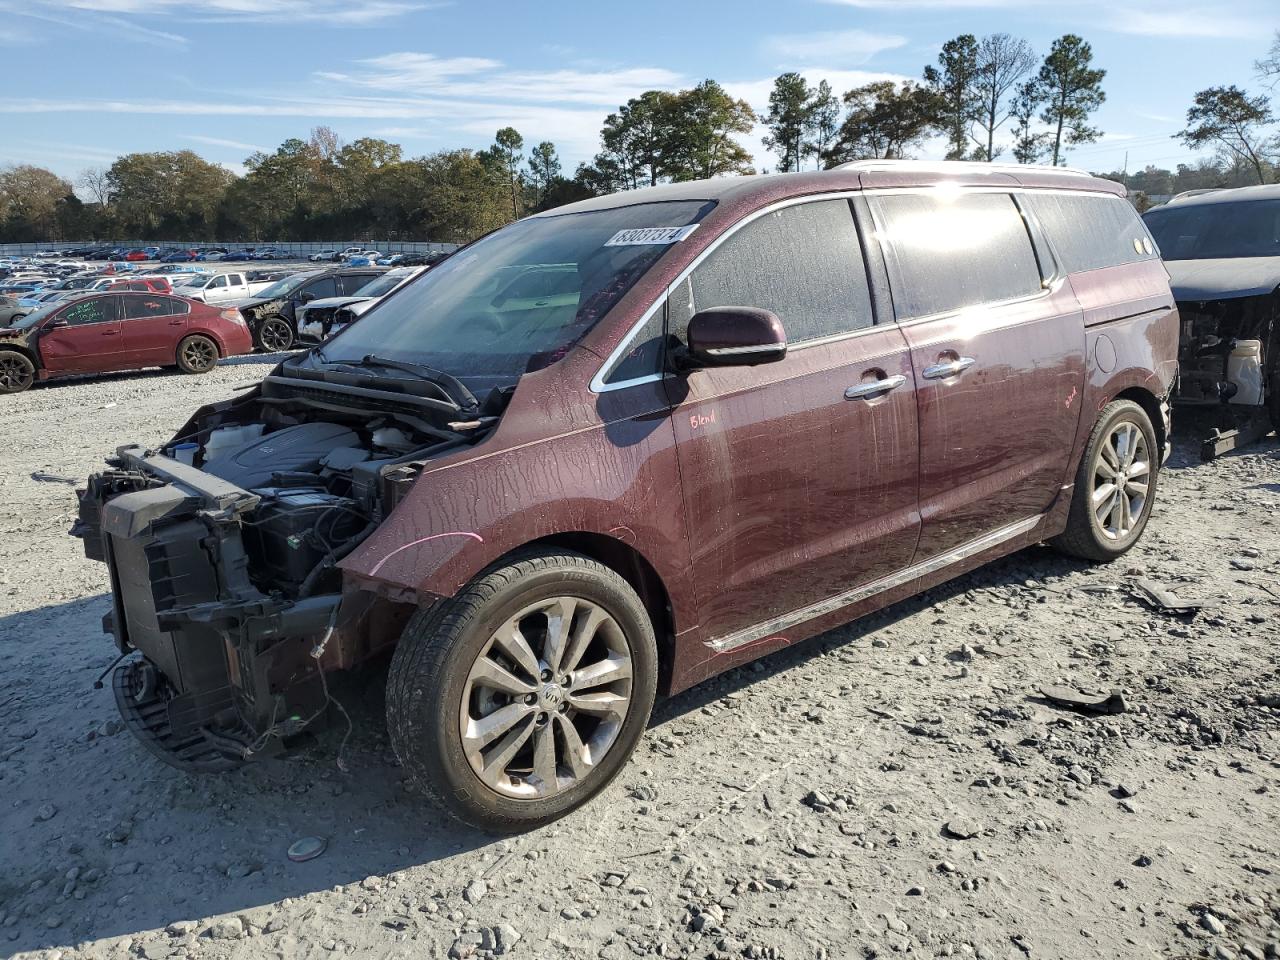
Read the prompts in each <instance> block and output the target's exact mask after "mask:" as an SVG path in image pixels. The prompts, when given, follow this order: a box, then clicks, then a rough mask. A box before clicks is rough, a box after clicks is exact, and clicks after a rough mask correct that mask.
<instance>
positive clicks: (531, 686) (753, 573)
mask: <svg viewBox="0 0 1280 960" xmlns="http://www.w3.org/2000/svg"><path fill="white" fill-rule="evenodd" d="M513 286H514V287H515V288H517V289H518V290H521V291H529V290H542V291H544V292H543V293H541V294H539V295H537V296H514V295H511V290H512V288H513ZM1177 340H1178V317H1177V314H1176V310H1175V306H1174V302H1173V298H1172V297H1171V296H1170V292H1169V283H1168V276H1167V274H1166V273H1165V270H1164V267H1163V265H1162V263H1161V261H1160V259H1159V257H1158V255H1157V253H1156V251H1155V248H1154V246H1153V244H1152V242H1151V238H1150V237H1149V236H1148V234H1147V231H1146V229H1145V228H1144V227H1143V224H1142V222H1141V221H1140V220H1139V218H1138V217H1137V215H1136V214H1135V212H1134V210H1133V209H1132V207H1131V206H1130V205H1129V204H1128V203H1127V202H1126V200H1125V198H1124V194H1123V191H1122V190H1121V188H1120V187H1119V186H1118V185H1117V184H1114V183H1111V182H1109V181H1105V180H1099V179H1094V178H1092V177H1090V176H1088V175H1086V174H1081V173H1076V172H1072V171H1067V170H1063V169H1043V168H1036V167H1008V166H992V165H983V164H960V165H953V164H923V163H907V162H896V163H895V162H873V163H857V164H851V165H847V166H845V167H843V168H840V169H837V170H832V171H827V172H821V173H801V174H785V175H778V176H756V177H743V178H728V179H719V180H709V181H703V182H694V183H680V184H672V185H669V186H659V187H655V188H652V189H646V190H636V191H631V192H627V193H621V194H617V195H614V196H607V197H600V198H597V199H592V200H587V201H584V202H581V203H576V204H572V205H569V206H566V207H561V208H559V209H556V210H551V211H548V212H546V213H541V214H538V215H536V216H532V217H529V218H527V219H524V220H521V221H519V222H517V223H513V224H511V225H509V226H507V227H505V228H503V229H501V230H499V231H497V232H495V233H492V234H490V235H488V236H486V237H484V238H483V239H481V240H479V241H477V242H476V243H474V244H472V245H471V246H470V247H469V248H465V249H463V250H461V251H459V252H458V253H457V254H455V255H454V256H453V257H451V258H450V259H448V260H446V261H444V262H443V263H442V264H440V265H439V266H437V267H436V268H435V269H433V270H431V271H430V272H428V273H426V274H425V275H423V276H421V277H419V278H417V279H415V280H413V281H412V282H410V283H409V284H406V285H404V286H403V287H401V288H399V289H398V290H396V291H395V292H394V293H392V294H391V295H389V296H388V297H386V298H385V299H383V300H382V301H381V302H379V303H378V305H377V306H375V307H374V308H373V309H372V310H370V311H369V312H368V313H366V314H365V315H364V316H363V317H362V318H361V320H360V322H359V323H356V324H352V325H351V326H349V327H347V328H346V329H344V330H342V331H341V332H340V333H339V334H337V336H335V337H334V338H333V339H332V340H330V341H329V342H327V343H325V344H324V345H322V346H321V347H318V348H316V349H313V350H311V351H310V352H308V353H305V354H299V355H295V356H293V357H290V358H289V359H287V360H285V361H284V362H283V363H281V364H280V365H279V366H278V367H276V368H275V369H274V371H273V372H272V373H271V374H270V375H269V376H267V377H266V378H265V380H264V381H263V382H262V384H261V385H260V386H259V387H258V388H256V389H254V390H252V391H250V392H248V393H245V394H242V395H239V396H237V397H235V398H234V399H231V400H228V401H225V402H223V403H218V404H214V405H212V406H207V407H204V408H201V409H200V410H198V411H197V412H196V413H195V415H194V416H193V417H192V419H191V420H190V421H189V422H188V423H187V424H186V425H185V426H184V427H182V428H181V429H180V430H179V431H178V433H177V435H176V436H175V437H174V438H173V440H172V441H170V442H169V443H167V444H165V445H163V446H162V447H161V448H159V449H156V450H148V449H145V448H143V447H139V446H125V447H121V448H120V449H119V452H118V455H117V457H115V458H114V459H113V460H112V461H110V466H109V469H107V470H105V471H103V472H101V473H98V474H96V475H95V476H93V477H92V478H91V479H90V480H89V482H88V486H87V489H85V490H84V491H82V493H81V496H80V521H79V523H78V525H77V529H76V532H77V533H78V534H79V535H80V536H82V537H83V538H84V544H85V550H86V553H87V554H88V556H89V557H91V558H94V559H97V560H101V561H104V562H105V563H106V565H107V569H108V572H109V577H110V583H111V586H112V593H113V597H114V604H113V608H112V610H111V612H110V613H109V614H108V616H107V618H106V621H105V626H106V628H107V629H108V630H109V631H110V632H111V633H112V634H113V635H114V637H115V642H116V646H117V647H118V650H119V652H120V654H121V655H126V659H125V660H124V661H123V663H122V664H121V665H120V666H119V667H118V668H117V669H116V671H115V674H114V681H113V685H114V690H115V697H116V700H117V702H118V704H119V707H120V710H121V713H122V714H123V716H124V718H125V720H126V722H127V724H128V726H129V727H130V729H131V730H132V731H133V732H134V733H135V734H136V735H137V736H138V738H139V739H140V740H141V741H142V743H143V744H145V745H146V746H147V747H148V749H150V750H151V751H152V752H154V753H155V754H157V755H158V756H160V757H162V758H163V759H165V760H166V761H168V762H169V763H172V764H174V765H176V766H178V767H182V768H184V769H188V770H219V769H226V768H228V767H232V766H235V765H237V764H239V763H242V762H244V761H245V760H247V759H249V758H253V757H263V756H267V755H270V754H271V753H273V752H277V751H279V750H281V749H282V747H283V746H284V745H286V744H287V743H288V742H289V740H290V738H292V737H294V736H295V735H297V734H298V733H300V732H301V731H302V730H304V729H305V728H306V727H307V726H308V725H310V724H312V723H314V722H318V721H320V720H321V718H323V717H324V716H325V715H326V713H327V712H328V708H329V707H330V705H331V693H330V690H331V685H330V683H329V681H328V679H327V675H328V674H330V673H332V672H333V671H337V670H345V669H349V668H351V667H354V666H355V665H357V664H360V663H362V662H364V661H367V660H369V659H370V658H371V657H373V656H375V655H376V654H378V653H379V652H382V651H386V650H388V649H389V648H392V647H394V648H395V650H394V656H393V658H392V660H391V666H390V674H389V678H388V691H387V724H388V728H389V731H390V736H391V741H392V744H393V745H394V747H395V750H396V752H397V754H398V755H399V757H400V759H401V761H402V762H403V765H404V767H405V769H406V770H407V771H408V772H409V774H410V775H411V776H412V777H413V779H414V780H415V782H416V783H417V784H418V786H419V787H420V788H421V790H422V791H423V792H424V793H425V794H426V795H427V796H428V797H430V798H431V799H433V800H434V801H435V802H437V803H438V804H440V805H441V806H443V807H444V808H446V809H448V810H449V811H451V812H452V813H453V814H455V815H456V816H458V817H460V818H462V819H464V820H466V821H469V822H470V823H473V824H476V825H479V826H481V827H484V828H488V829H495V830H518V829H523V828H528V827H532V826H536V825H538V824H542V823H546V822H548V821H550V820H552V819H554V818H556V817H559V816H561V815H563V814H565V813H566V812H568V811H570V810H572V809H574V808H576V807H578V806H580V805H581V804H583V803H584V802H586V801H587V800H588V799H589V798H590V797H591V796H593V795H594V794H596V793H598V792H599V791H600V790H601V789H603V788H604V786H605V785H606V784H608V783H609V781H610V780H611V779H612V778H613V777H614V776H615V775H616V774H617V773H618V771H619V769H620V768H621V767H622V765H623V764H624V763H625V762H626V760H627V757H628V756H629V755H630V754H631V752H632V750H633V749H634V748H635V746H636V744H637V741H638V740H639V739H640V737H641V735H642V733H643V731H644V729H645V725H646V722H647V720H648V718H649V713H650V708H651V707H652V705H653V702H654V698H655V696H656V695H658V694H672V693H675V692H677V691H680V690H683V689H685V688H687V687H689V686H691V685H693V684H696V683H698V682H699V681H702V680H705V679H706V678H708V677H710V676H712V675H714V674H716V673H718V672H720V671H722V670H726V669H728V668H730V667H734V666H736V665H738V664H742V663H744V662H747V661H749V660H752V659H754V658H756V657H760V656H763V655H765V654H768V653H769V652H770V651H773V650H777V649H779V648H782V647H786V646H789V645H792V644H794V643H796V642H797V641H800V640H803V639H805V638H807V637H810V636H812V635H814V634H817V633H819V632H821V631H824V630H829V629H831V628H832V627H835V626H837V625H839V624H842V623H845V622H847V621H850V620H853V619H855V618H857V617H859V616H861V615H863V614H866V613H868V612H870V611H872V610H876V609H878V608H880V607H884V606H886V605H887V604H890V603H893V602H895V601H898V600H901V599H903V598H904V597H907V596H909V595H911V594H914V593H917V592H919V591H921V590H924V589H926V588H928V587H931V586H933V585H935V584H938V583H940V582H942V581H944V580H947V579H948V578H951V577H955V576H956V575H958V574H960V573H963V572H965V571H967V570H971V569H973V568H974V567H977V566H979V565H980V564H983V563H986V562H987V561H989V560H992V559H994V558H996V557H1000V556H1003V555H1005V554H1009V553H1012V552H1014V551H1016V550H1019V549H1021V548H1023V547H1026V546H1028V545H1030V544H1034V543H1037V542H1040V541H1050V542H1052V543H1054V544H1056V545H1057V546H1059V547H1060V548H1061V549H1062V550H1064V551H1066V552H1068V553H1070V554H1073V555H1076V556H1079V557H1084V558H1088V559H1090V560H1095V561H1107V560H1112V559H1114V558H1116V557H1119V556H1121V555H1122V554H1124V553H1125V552H1126V551H1127V550H1129V549H1130V548H1131V547H1132V546H1133V544H1134V543H1135V541H1136V540H1137V539H1138V538H1139V537H1140V536H1141V535H1142V531H1143V529H1144V527H1145V526H1146V524H1147V521H1148V519H1149V518H1150V516H1151V512H1152V509H1153V505H1154V503H1155V494H1156V483H1157V477H1158V474H1159V470H1160V466H1161V463H1162V461H1163V460H1164V458H1165V456H1166V455H1167V453H1168V450H1169V433H1170V424H1169V416H1168V404H1167V401H1168V396H1169V392H1170V389H1171V387H1172V385H1173V383H1174V379H1175V373H1176V355H1177Z"/></svg>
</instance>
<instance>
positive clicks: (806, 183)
mask: <svg viewBox="0 0 1280 960" xmlns="http://www.w3.org/2000/svg"><path fill="white" fill-rule="evenodd" d="M937 183H958V184H963V185H966V186H1008V187H1018V186H1028V187H1048V188H1055V187H1056V188H1059V189H1072V190H1094V191H1100V192H1105V193H1114V194H1117V195H1120V196H1123V195H1124V187H1123V186H1121V185H1120V184H1118V183H1116V182H1115V181H1113V180H1103V179H1101V178H1099V177H1094V176H1092V175H1090V174H1088V173H1084V172H1083V171H1080V170H1073V169H1070V168H1067V167H1043V166H1033V165H1027V166H1022V165H1019V164H1008V163H977V162H969V161H958V162H942V161H924V160H865V161H856V162H854V163H849V164H844V165H842V166H840V167H836V168H835V169H833V170H821V171H809V172H805V173H772V174H753V175H751V176H745V177H716V178H714V179H711V180H688V181H684V182H681V183H664V184H661V185H659V186H656V187H641V188H640V189H638V190H623V191H621V192H619V193H611V194H608V195H606V196H603V197H593V198H591V199H590V200H580V201H579V202H577V203H571V204H567V205H566V206H563V207H556V208H554V209H552V210H547V211H545V212H543V213H539V214H536V215H535V216H537V217H556V216H563V215H565V214H569V213H585V212H587V211H591V210H612V209H616V208H618V207H627V206H632V205H634V204H639V203H669V202H673V201H681V200H685V201H690V200H693V201H711V200H714V201H716V202H717V203H718V204H720V205H728V206H740V205H741V206H755V205H756V203H757V202H772V201H774V200H779V199H785V198H787V197H792V196H797V197H798V196H804V195H806V194H812V193H827V192H830V191H833V190H862V189H875V188H877V187H884V188H887V187H905V186H931V185H933V184H937Z"/></svg>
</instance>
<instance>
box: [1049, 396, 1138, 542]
mask: <svg viewBox="0 0 1280 960" xmlns="http://www.w3.org/2000/svg"><path fill="white" fill-rule="evenodd" d="M1159 472H1160V449H1159V445H1158V444H1157V442H1156V432H1155V428H1154V427H1152V425H1151V418H1150V417H1148V416H1147V412H1146V411H1145V410H1143V409H1142V407H1140V406H1138V404H1136V403H1134V402H1133V401H1132V400H1115V401H1112V402H1111V403H1109V404H1107V405H1106V406H1105V407H1104V408H1103V409H1102V414H1101V416H1099V417H1098V422H1097V423H1096V424H1095V425H1094V428H1093V433H1091V434H1090V435H1089V443H1088V445H1087V446H1086V447H1085V451H1084V457H1083V458H1081V460H1080V467H1079V469H1078V470H1077V472H1076V484H1075V491H1074V492H1073V494H1072V499H1071V511H1070V513H1069V515H1068V517H1067V528H1066V530H1064V531H1063V532H1062V534H1061V535H1059V536H1058V537H1057V538H1056V539H1055V540H1054V541H1053V545H1054V546H1055V547H1057V548H1058V549H1060V550H1062V552H1064V553H1068V554H1070V555H1072V556H1075V557H1081V558H1083V559H1085V560H1101V561H1106V560H1114V559H1116V558H1117V557H1120V556H1122V555H1123V554H1125V553H1127V552H1128V551H1129V550H1130V549H1131V548H1132V547H1133V545H1134V544H1135V543H1137V542H1138V538H1139V537H1141V536H1142V531H1143V530H1144V529H1146V526H1147V520H1148V519H1150V517H1151V508H1152V506H1153V505H1154V504H1155V496H1156V479H1157V476H1158V474H1159Z"/></svg>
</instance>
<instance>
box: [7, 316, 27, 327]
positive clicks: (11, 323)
mask: <svg viewBox="0 0 1280 960" xmlns="http://www.w3.org/2000/svg"><path fill="white" fill-rule="evenodd" d="M25 316H26V314H25V313H15V314H14V315H13V316H12V317H10V318H9V326H11V327H12V326H13V325H14V324H15V323H17V322H18V321H19V320H21V319H22V318H23V317H25Z"/></svg>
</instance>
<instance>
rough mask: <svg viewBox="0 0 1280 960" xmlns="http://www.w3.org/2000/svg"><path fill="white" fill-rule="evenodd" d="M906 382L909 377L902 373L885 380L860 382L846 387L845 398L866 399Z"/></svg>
mask: <svg viewBox="0 0 1280 960" xmlns="http://www.w3.org/2000/svg"><path fill="white" fill-rule="evenodd" d="M906 382H907V378H906V377H904V376H903V375H902V374H900V373H898V374H894V375H893V376H892V377H885V379H883V380H868V381H867V382H866V383H858V384H855V385H853V386H852V387H849V388H848V389H846V390H845V392H844V398H845V399H846V400H865V399H866V398H868V397H873V396H875V395H876V394H878V393H888V392H889V391H890V390H893V389H894V388H896V387H900V386H902V385H903V384H904V383H906Z"/></svg>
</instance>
